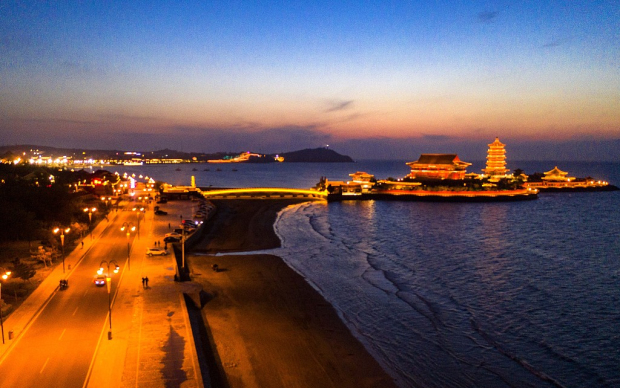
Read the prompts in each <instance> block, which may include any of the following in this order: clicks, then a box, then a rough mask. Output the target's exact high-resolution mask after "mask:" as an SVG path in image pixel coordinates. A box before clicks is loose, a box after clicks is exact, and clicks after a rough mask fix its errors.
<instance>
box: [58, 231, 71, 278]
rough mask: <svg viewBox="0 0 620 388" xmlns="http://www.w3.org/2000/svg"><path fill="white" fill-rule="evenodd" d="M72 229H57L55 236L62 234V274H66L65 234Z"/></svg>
mask: <svg viewBox="0 0 620 388" xmlns="http://www.w3.org/2000/svg"><path fill="white" fill-rule="evenodd" d="M70 231H71V228H65V229H61V228H55V229H54V234H58V233H59V232H60V246H61V247H62V273H65V233H69V232H70Z"/></svg>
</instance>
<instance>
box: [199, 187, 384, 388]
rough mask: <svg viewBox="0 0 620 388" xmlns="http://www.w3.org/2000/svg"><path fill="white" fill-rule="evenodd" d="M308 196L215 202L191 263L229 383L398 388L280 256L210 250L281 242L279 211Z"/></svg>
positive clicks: (214, 346)
mask: <svg viewBox="0 0 620 388" xmlns="http://www.w3.org/2000/svg"><path fill="white" fill-rule="evenodd" d="M303 202H307V201H305V200H300V199H288V200H287V199H271V200H269V199H267V200H218V201H213V203H214V204H215V205H216V207H217V209H218V210H217V213H216V214H215V216H214V217H213V218H212V219H211V222H210V223H209V225H207V226H206V229H205V231H204V234H203V237H202V239H201V240H200V241H199V242H198V243H197V244H196V246H195V248H194V249H192V250H191V253H190V254H189V257H188V262H189V265H190V267H191V269H192V272H193V274H192V277H193V280H194V281H195V282H197V283H200V284H201V285H202V286H203V289H204V291H205V292H206V293H207V295H206V297H205V300H206V302H205V303H204V304H203V308H202V317H203V320H204V322H205V325H206V326H207V330H208V331H209V332H210V333H211V336H210V340H211V347H212V349H213V350H214V352H215V353H216V355H215V356H216V357H215V358H216V359H218V360H220V363H219V372H220V374H221V375H223V376H224V379H225V380H226V381H227V383H228V385H227V386H229V387H284V386H286V387H291V386H292V387H317V386H322V387H323V386H326V387H329V386H332V387H375V386H382V387H391V386H396V384H395V382H394V379H393V378H392V377H391V376H389V375H388V374H387V372H385V371H384V370H383V369H382V368H381V366H380V365H379V363H378V362H377V361H376V360H375V359H374V358H373V357H372V355H371V354H370V353H369V352H368V350H367V349H366V348H365V347H364V346H363V344H362V343H361V342H360V341H359V340H358V339H357V338H356V337H355V336H354V335H353V334H352V333H351V332H350V331H349V329H348V327H347V326H346V324H345V323H344V321H343V320H342V318H341V316H340V315H339V314H338V313H337V311H336V310H335V309H334V308H333V307H332V306H331V305H330V304H329V303H328V302H327V301H326V300H325V298H324V297H323V296H322V295H321V294H320V293H319V292H318V291H317V290H316V289H314V288H313V287H312V286H311V285H310V284H309V283H307V281H306V280H305V279H304V278H303V277H302V276H301V275H300V274H298V273H297V272H296V271H295V270H294V269H292V268H291V267H289V266H288V264H286V262H285V261H284V260H283V259H282V258H280V257H278V256H274V255H269V254H254V253H252V254H243V255H234V253H233V254H230V255H225V256H212V255H213V254H215V253H218V252H230V253H232V252H252V251H260V250H266V249H274V248H278V247H280V239H279V237H278V236H277V235H276V233H275V231H274V223H275V221H276V219H277V217H278V213H279V212H280V211H281V210H282V209H284V208H285V207H287V206H289V205H294V204H299V203H303ZM212 264H218V266H219V268H220V271H219V272H214V271H213V270H212V269H211V266H212Z"/></svg>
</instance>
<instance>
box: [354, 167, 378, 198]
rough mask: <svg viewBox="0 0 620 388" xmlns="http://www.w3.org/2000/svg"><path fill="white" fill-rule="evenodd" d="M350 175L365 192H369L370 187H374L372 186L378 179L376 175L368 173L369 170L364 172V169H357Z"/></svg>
mask: <svg viewBox="0 0 620 388" xmlns="http://www.w3.org/2000/svg"><path fill="white" fill-rule="evenodd" d="M349 176H350V177H351V180H352V181H353V182H354V183H357V184H359V185H360V186H361V187H362V192H363V193H367V192H369V191H370V189H372V187H373V186H374V185H375V182H376V181H377V180H376V179H375V176H374V175H372V174H368V173H367V172H364V171H357V172H355V173H353V174H349ZM347 183H349V182H347Z"/></svg>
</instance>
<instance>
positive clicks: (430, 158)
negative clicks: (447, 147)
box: [407, 154, 471, 168]
mask: <svg viewBox="0 0 620 388" xmlns="http://www.w3.org/2000/svg"><path fill="white" fill-rule="evenodd" d="M414 164H432V165H438V164H439V165H442V164H443V165H446V164H448V165H453V166H454V167H458V168H466V167H467V166H471V163H467V162H463V161H461V160H460V159H459V157H458V156H457V155H456V154H422V155H420V157H419V158H418V160H416V161H415V162H409V163H407V165H408V166H413V165H414Z"/></svg>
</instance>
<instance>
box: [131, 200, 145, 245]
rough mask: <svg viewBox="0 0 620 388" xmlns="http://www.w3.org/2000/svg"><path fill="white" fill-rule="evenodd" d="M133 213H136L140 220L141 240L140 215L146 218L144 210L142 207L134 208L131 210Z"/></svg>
mask: <svg viewBox="0 0 620 388" xmlns="http://www.w3.org/2000/svg"><path fill="white" fill-rule="evenodd" d="M131 211H133V212H136V218H137V220H138V238H140V213H142V216H143V217H144V208H143V207H140V208H137V207H134V208H132V209H131Z"/></svg>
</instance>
